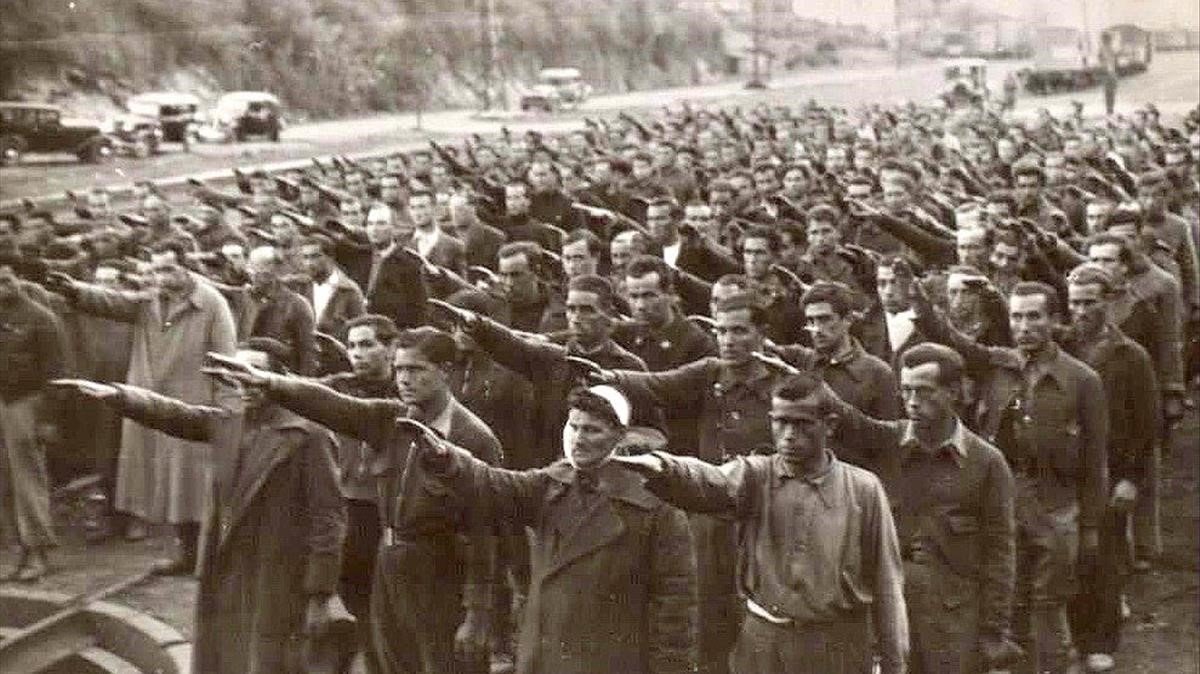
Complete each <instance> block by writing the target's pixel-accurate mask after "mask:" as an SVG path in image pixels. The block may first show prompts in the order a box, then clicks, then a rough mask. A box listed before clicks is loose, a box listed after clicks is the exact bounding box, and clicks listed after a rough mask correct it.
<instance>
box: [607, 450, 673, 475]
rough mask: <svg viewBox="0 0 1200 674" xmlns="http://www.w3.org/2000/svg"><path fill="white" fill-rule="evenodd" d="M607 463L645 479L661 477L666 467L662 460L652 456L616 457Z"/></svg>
mask: <svg viewBox="0 0 1200 674" xmlns="http://www.w3.org/2000/svg"><path fill="white" fill-rule="evenodd" d="M609 461H612V462H613V463H615V464H617V465H618V466H621V467H623V468H628V469H629V470H632V471H633V472H635V473H639V474H641V475H645V476H647V477H652V476H654V475H661V474H662V473H663V471H664V470H666V467H667V466H666V463H665V462H663V460H662V458H660V457H657V456H655V455H653V454H632V455H629V456H620V455H617V456H613V457H612V458H611V459H609Z"/></svg>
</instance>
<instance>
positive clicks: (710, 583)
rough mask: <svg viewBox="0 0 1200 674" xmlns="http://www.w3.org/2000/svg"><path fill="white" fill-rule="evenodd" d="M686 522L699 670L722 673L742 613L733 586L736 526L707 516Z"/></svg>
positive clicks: (735, 636)
mask: <svg viewBox="0 0 1200 674" xmlns="http://www.w3.org/2000/svg"><path fill="white" fill-rule="evenodd" d="M688 519H689V523H690V525H691V529H692V546H693V552H694V554H695V556H696V579H697V595H698V600H699V620H698V628H699V629H698V633H699V646H700V648H699V652H700V671H701V672H705V673H707V674H724V673H725V672H728V671H729V670H728V662H729V654H730V652H731V651H732V650H733V646H734V643H735V642H736V641H737V639H738V632H739V629H740V625H741V620H742V614H743V612H744V609H743V608H742V606H741V605H740V601H739V599H738V596H737V586H736V577H737V554H738V553H737V538H736V536H737V530H736V525H734V523H732V522H729V521H726V520H721V519H718V518H714V517H709V516H708V515H691V516H689V518H688Z"/></svg>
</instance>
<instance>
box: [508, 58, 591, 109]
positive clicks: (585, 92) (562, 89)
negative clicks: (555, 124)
mask: <svg viewBox="0 0 1200 674" xmlns="http://www.w3.org/2000/svg"><path fill="white" fill-rule="evenodd" d="M591 95H592V85H590V84H588V83H587V82H584V81H583V74H582V73H580V72H579V68H543V69H542V71H541V72H539V73H538V81H537V84H535V85H533V86H532V87H530V88H529V89H528V90H527V91H526V92H525V93H523V94H522V95H521V110H523V111H525V112H531V111H534V110H541V111H543V112H554V111H555V110H559V109H561V108H574V107H578V106H579V104H580V103H582V102H584V101H585V100H587V97H588V96H591Z"/></svg>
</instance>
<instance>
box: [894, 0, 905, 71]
mask: <svg viewBox="0 0 1200 674" xmlns="http://www.w3.org/2000/svg"><path fill="white" fill-rule="evenodd" d="M903 1H904V0H895V4H894V5H893V11H892V27H893V29H894V30H895V34H896V37H895V39H896V70H899V69H900V65H901V58H902V57H901V51H900V47H901V43H902V42H903V40H902V39H901V33H900V3H902V2H903Z"/></svg>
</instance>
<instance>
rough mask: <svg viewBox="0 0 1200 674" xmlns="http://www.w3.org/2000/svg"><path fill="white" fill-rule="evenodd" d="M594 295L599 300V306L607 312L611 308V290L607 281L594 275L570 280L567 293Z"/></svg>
mask: <svg viewBox="0 0 1200 674" xmlns="http://www.w3.org/2000/svg"><path fill="white" fill-rule="evenodd" d="M571 290H574V291H576V292H584V293H595V294H596V296H597V297H599V298H600V306H601V307H602V308H603V309H604V310H605V311H606V312H609V311H611V310H612V308H613V288H612V284H611V283H609V281H608V279H606V278H604V277H603V276H597V275H596V274H583V275H581V276H576V277H575V278H573V279H571V282H570V283H568V284H567V291H568V292H569V291H571Z"/></svg>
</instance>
